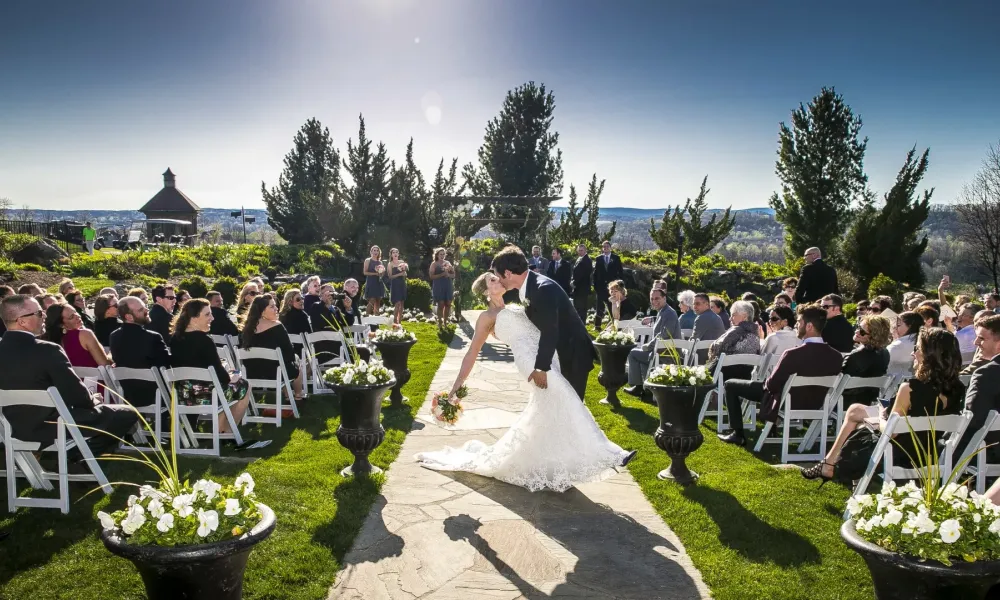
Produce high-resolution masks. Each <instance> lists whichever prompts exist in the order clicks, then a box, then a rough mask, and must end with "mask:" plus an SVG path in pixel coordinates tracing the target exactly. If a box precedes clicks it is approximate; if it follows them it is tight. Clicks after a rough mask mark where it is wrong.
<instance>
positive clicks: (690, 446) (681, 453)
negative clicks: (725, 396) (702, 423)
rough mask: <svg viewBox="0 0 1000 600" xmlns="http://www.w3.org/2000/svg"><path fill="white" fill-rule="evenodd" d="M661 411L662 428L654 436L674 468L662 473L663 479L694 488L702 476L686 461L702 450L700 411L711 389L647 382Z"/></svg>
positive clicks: (705, 386) (702, 438)
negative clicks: (690, 467)
mask: <svg viewBox="0 0 1000 600" xmlns="http://www.w3.org/2000/svg"><path fill="white" fill-rule="evenodd" d="M645 385H646V389H648V390H650V391H651V392H652V393H653V399H654V400H656V407H657V408H658V409H659V410H660V426H659V427H657V428H656V433H655V434H653V440H654V441H655V442H656V445H657V446H658V447H659V448H660V450H663V451H664V452H666V453H667V456H669V457H670V467H668V468H666V469H664V470H662V471H660V473H659V474H658V475H657V477H659V478H660V479H673V480H674V481H676V482H677V483H679V484H681V485H685V486H686V485H691V484H692V483H695V482H696V481H697V480H698V474H697V473H695V472H693V471H691V470H690V469H688V467H687V464H686V463H685V459H687V457H688V455H689V454H691V453H692V452H694V451H695V450H697V449H698V448H701V445H702V444H703V443H704V442H705V437H704V436H703V435H702V434H701V429H699V428H698V411H699V409H700V408H701V403H702V401H703V400H704V399H705V394H707V393H708V392H709V390H711V389H712V388H711V386H707V385H703V386H669V385H660V384H657V383H649V382H646V384H645Z"/></svg>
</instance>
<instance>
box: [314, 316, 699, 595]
mask: <svg viewBox="0 0 1000 600" xmlns="http://www.w3.org/2000/svg"><path fill="white" fill-rule="evenodd" d="M476 316H478V314H477V313H469V314H467V317H468V318H469V319H470V320H471V322H473V323H475V317H476ZM466 332H467V333H463V332H461V331H460V332H459V334H458V335H457V336H456V337H455V340H454V342H453V343H452V345H451V348H449V350H448V352H447V354H446V356H445V358H444V362H443V363H442V364H441V368H440V370H439V371H438V372H437V375H436V376H435V378H434V383H433V385H432V386H431V392H432V393H433V392H434V391H437V390H444V389H449V388H450V386H451V384H452V383H453V382H454V380H455V376H456V375H457V373H458V369H459V366H460V364H461V361H462V357H463V356H464V355H465V348H466V347H467V346H468V343H469V336H471V330H469V329H467V330H466ZM467 383H468V386H469V391H470V394H469V397H468V398H466V402H465V406H466V410H465V414H464V415H463V416H462V418H461V420H460V421H459V422H458V424H457V425H456V427H455V428H453V429H445V428H444V427H441V426H440V425H439V424H438V422H437V421H435V420H434V418H433V417H432V416H431V415H430V401H429V400H428V401H427V402H425V403H424V406H423V407H422V408H421V410H420V413H419V415H418V417H417V419H418V420H417V421H416V422H415V424H414V430H413V431H412V432H411V433H410V434H409V435H408V436H407V437H406V440H405V442H404V443H403V448H402V451H401V452H400V455H399V458H398V459H397V460H396V462H395V463H394V464H393V465H392V467H391V468H390V469H389V471H388V472H387V480H386V484H385V487H384V488H383V496H381V497H380V498H379V499H378V501H376V503H375V506H373V507H372V511H371V513H370V514H369V515H368V518H367V520H366V521H365V524H364V526H363V528H362V530H361V533H360V534H359V535H358V537H357V539H356V540H355V542H354V546H353V547H352V548H351V550H350V552H349V553H348V554H347V556H346V558H345V560H344V563H345V565H344V569H343V570H342V571H341V572H340V573H338V574H337V581H336V584H335V585H334V587H333V588H332V589H331V590H330V595H329V598H338V599H359V600H360V599H364V600H382V599H392V600H396V599H407V600H410V599H415V598H420V599H434V600H445V599H455V600H459V599H461V600H466V599H475V600H485V599H489V600H516V599H522V598H549V597H559V598H613V599H623V600H624V599H629V600H631V599H636V600H638V599H642V600H649V599H653V598H674V599H683V598H709V597H710V594H709V592H708V589H707V588H706V586H705V584H704V582H702V580H701V575H700V574H699V573H698V571H697V570H696V569H695V568H694V566H693V565H692V564H691V560H690V558H689V557H688V556H687V554H686V553H685V552H684V548H683V546H682V545H681V543H680V541H679V540H678V539H677V537H676V536H675V535H674V534H673V532H672V531H670V529H669V528H668V527H667V526H666V525H665V524H664V523H663V521H662V519H660V517H659V515H657V514H656V512H655V511H654V510H653V508H652V506H650V504H649V502H648V501H647V500H646V499H645V497H644V496H643V495H642V492H641V491H640V489H639V486H638V485H637V484H636V483H635V480H633V479H632V476H631V475H630V474H629V473H628V472H627V471H623V472H621V473H619V474H618V475H616V476H614V477H612V478H611V479H608V480H606V481H604V482H601V483H596V484H586V485H582V486H580V487H579V488H577V489H572V490H569V491H567V492H565V493H562V494H557V493H553V492H536V493H532V492H529V491H527V490H525V489H523V488H520V487H516V486H513V485H509V484H506V483H502V482H499V481H495V480H492V479H487V478H484V477H480V476H477V475H471V474H465V473H443V472H436V471H430V470H428V469H423V468H421V467H419V466H417V464H416V463H415V462H414V461H413V455H414V454H415V453H417V452H421V451H425V450H436V449H439V448H441V447H443V446H445V445H449V446H460V445H462V444H463V443H465V442H466V441H467V440H471V439H478V440H483V441H485V442H487V443H492V442H494V441H495V440H497V439H498V438H499V437H500V436H502V435H503V434H504V432H505V431H506V430H507V428H509V427H510V425H511V424H512V423H513V422H514V421H515V419H517V416H518V414H519V413H520V412H521V410H522V409H523V408H524V406H525V405H526V403H527V401H528V393H529V384H527V382H523V381H522V378H521V377H520V376H519V375H518V374H517V372H516V370H515V368H514V363H513V359H512V357H511V355H510V351H509V349H508V348H507V347H506V346H504V345H503V344H500V343H499V342H497V341H496V340H494V339H492V338H491V339H490V340H489V341H488V343H487V347H486V350H485V352H484V355H483V356H482V357H481V358H480V360H479V361H478V362H477V364H476V367H475V369H474V371H473V373H472V375H471V376H470V377H469V379H468V382H467ZM664 485H670V484H668V483H664Z"/></svg>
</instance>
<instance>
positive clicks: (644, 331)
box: [632, 327, 653, 346]
mask: <svg viewBox="0 0 1000 600" xmlns="http://www.w3.org/2000/svg"><path fill="white" fill-rule="evenodd" d="M632 335H633V336H635V343H636V344H639V345H640V346H641V345H642V344H646V343H649V341H650V340H652V339H653V328H652V327H633V328H632Z"/></svg>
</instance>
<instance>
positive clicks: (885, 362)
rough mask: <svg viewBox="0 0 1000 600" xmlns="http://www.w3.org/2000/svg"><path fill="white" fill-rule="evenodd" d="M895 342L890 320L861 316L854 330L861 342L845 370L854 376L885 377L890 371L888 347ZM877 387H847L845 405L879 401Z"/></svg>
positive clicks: (857, 340)
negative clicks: (849, 388)
mask: <svg viewBox="0 0 1000 600" xmlns="http://www.w3.org/2000/svg"><path fill="white" fill-rule="evenodd" d="M891 341H892V325H891V324H890V323H889V319H886V318H885V317H882V316H879V315H868V316H864V317H861V318H860V319H858V327H857V329H855V330H854V342H855V343H857V344H859V345H858V346H857V347H856V348H855V349H854V350H853V351H851V353H850V354H848V355H847V356H846V357H845V358H844V367H843V369H842V370H841V372H842V373H844V374H845V375H850V376H851V377H882V376H883V375H885V374H886V372H888V370H889V351H888V350H886V347H887V346H888V345H889V343H890V342H891ZM878 394H879V391H878V390H877V389H875V388H858V389H854V390H844V408H845V409H847V408H848V407H850V406H851V405H852V404H863V405H866V406H870V405H873V404H875V401H876V400H878Z"/></svg>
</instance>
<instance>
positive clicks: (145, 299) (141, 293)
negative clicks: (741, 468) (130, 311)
mask: <svg viewBox="0 0 1000 600" xmlns="http://www.w3.org/2000/svg"><path fill="white" fill-rule="evenodd" d="M128 295H129V296H132V297H133V298H138V299H139V300H140V301H142V303H143V304H145V305H147V306H149V295H148V294H146V290H144V289H142V288H141V287H135V288H132V289H130V290H129V291H128Z"/></svg>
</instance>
